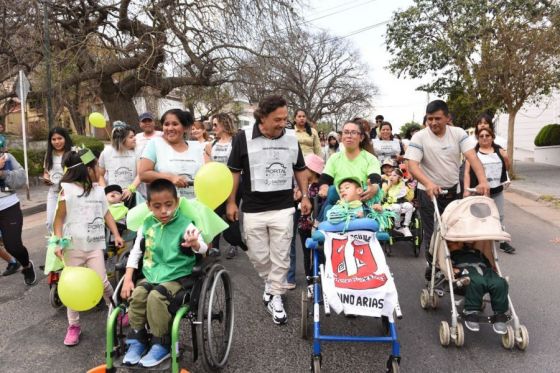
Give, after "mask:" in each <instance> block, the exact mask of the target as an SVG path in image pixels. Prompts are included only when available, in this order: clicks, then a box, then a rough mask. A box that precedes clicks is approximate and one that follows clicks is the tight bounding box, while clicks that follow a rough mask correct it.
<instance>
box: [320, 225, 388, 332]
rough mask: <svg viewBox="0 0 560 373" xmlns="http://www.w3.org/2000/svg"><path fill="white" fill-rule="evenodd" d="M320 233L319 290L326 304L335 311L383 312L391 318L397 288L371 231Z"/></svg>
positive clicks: (351, 312) (361, 313)
mask: <svg viewBox="0 0 560 373" xmlns="http://www.w3.org/2000/svg"><path fill="white" fill-rule="evenodd" d="M356 228H359V227H356ZM322 233H323V234H324V236H325V241H324V252H325V259H326V266H325V274H324V283H323V291H324V293H325V295H326V298H327V300H328V303H329V306H330V307H331V308H332V309H333V310H334V311H335V312H336V313H340V312H344V313H345V314H352V315H360V316H373V317H381V316H387V317H388V318H389V320H391V321H393V310H394V309H395V307H396V305H397V304H398V295H397V289H396V287H395V283H394V281H393V277H392V276H391V273H390V271H389V267H388V266H387V263H386V261H385V255H384V254H383V250H382V248H381V246H380V245H379V242H378V241H377V239H376V236H375V232H372V231H371V230H364V229H357V230H352V231H349V232H346V233H338V232H324V231H323V232H322Z"/></svg>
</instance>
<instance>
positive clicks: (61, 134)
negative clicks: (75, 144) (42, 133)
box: [43, 127, 72, 233]
mask: <svg viewBox="0 0 560 373" xmlns="http://www.w3.org/2000/svg"><path fill="white" fill-rule="evenodd" d="M71 148H72V139H71V138H70V135H69V134H68V131H67V130H66V129H64V128H60V127H54V128H53V129H51V130H50V131H49V136H48V140H47V154H46V155H45V163H44V171H43V182H44V183H45V184H47V185H50V188H49V191H48V194H47V232H48V233H51V232H52V229H53V220H54V212H55V211H56V201H57V198H58V192H59V189H60V179H61V178H62V175H63V174H64V170H63V168H62V157H63V156H64V153H66V152H67V151H69V150H70V149H71Z"/></svg>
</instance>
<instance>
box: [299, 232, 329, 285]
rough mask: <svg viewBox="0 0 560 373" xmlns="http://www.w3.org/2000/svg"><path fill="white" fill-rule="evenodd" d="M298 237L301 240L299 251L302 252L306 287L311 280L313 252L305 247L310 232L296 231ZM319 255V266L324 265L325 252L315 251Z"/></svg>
mask: <svg viewBox="0 0 560 373" xmlns="http://www.w3.org/2000/svg"><path fill="white" fill-rule="evenodd" d="M298 232H299V237H300V239H301V249H302V250H303V269H304V271H305V277H306V279H307V285H311V284H312V283H313V280H311V276H313V261H312V258H313V250H309V249H307V248H306V247H305V241H306V240H307V239H308V238H310V237H311V231H302V230H298ZM316 252H317V254H318V255H319V264H325V252H324V251H323V250H322V249H321V250H317V251H316Z"/></svg>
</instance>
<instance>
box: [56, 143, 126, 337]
mask: <svg viewBox="0 0 560 373" xmlns="http://www.w3.org/2000/svg"><path fill="white" fill-rule="evenodd" d="M62 164H63V166H64V167H66V172H65V173H64V176H63V177H62V179H61V180H60V186H61V191H60V197H59V200H58V207H57V210H56V216H55V218H54V235H53V236H51V238H50V239H49V245H54V246H55V254H56V255H57V256H58V257H59V258H61V259H62V258H64V262H65V264H66V265H67V266H74V267H77V266H80V267H88V268H91V269H93V270H94V271H95V272H96V273H97V274H98V275H99V277H100V278H101V279H102V280H103V287H104V290H103V298H104V299H105V303H106V304H107V306H109V305H110V304H111V296H112V295H113V288H112V286H111V284H110V283H109V280H108V279H107V273H106V271H105V258H104V254H103V252H104V249H105V224H107V226H108V227H109V229H110V230H111V233H112V234H113V236H114V237H115V245H116V246H117V247H122V246H123V240H122V238H121V236H120V234H119V231H118V230H117V225H116V223H115V220H114V219H113V217H112V216H111V213H110V212H109V209H108V205H107V200H106V198H105V191H104V190H103V188H102V187H101V186H99V185H98V184H97V183H95V181H96V180H98V177H97V172H96V167H97V160H96V159H95V156H94V155H93V153H92V152H91V150H89V149H81V150H78V151H69V152H67V153H66V155H65V156H64V159H63V161H62ZM67 314H68V324H69V326H68V329H67V331H66V337H65V338H64V344H65V345H67V346H74V345H77V344H78V343H79V342H80V334H81V327H80V314H79V313H78V312H77V311H74V310H71V309H70V308H68V312H67Z"/></svg>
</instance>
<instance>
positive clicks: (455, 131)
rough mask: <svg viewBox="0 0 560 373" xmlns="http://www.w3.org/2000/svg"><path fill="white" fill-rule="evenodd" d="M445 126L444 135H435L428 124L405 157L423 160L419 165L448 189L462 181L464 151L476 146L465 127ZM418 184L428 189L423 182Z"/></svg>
mask: <svg viewBox="0 0 560 373" xmlns="http://www.w3.org/2000/svg"><path fill="white" fill-rule="evenodd" d="M445 128H446V130H445V134H444V135H443V136H442V137H438V136H436V135H434V133H433V132H432V130H431V129H430V128H429V127H427V128H424V129H422V130H420V131H418V132H416V133H415V134H414V136H412V139H411V140H410V144H408V148H407V149H406V153H405V155H404V157H405V158H406V159H410V160H413V161H416V162H418V163H420V168H421V169H422V171H423V172H424V173H425V174H426V176H427V177H428V178H429V179H430V180H431V181H432V182H434V183H435V184H436V185H438V186H440V187H442V188H446V189H447V188H451V187H452V186H454V185H456V184H458V183H459V167H461V154H462V153H465V152H467V151H469V150H471V149H473V148H474V146H475V141H474V140H473V139H472V137H469V135H467V133H466V132H465V130H464V129H462V128H459V127H451V126H446V127H445ZM418 187H419V188H420V189H422V190H425V189H426V188H425V187H424V186H423V185H422V184H421V183H418Z"/></svg>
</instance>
